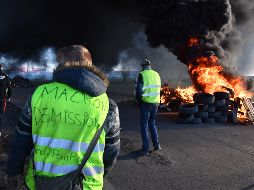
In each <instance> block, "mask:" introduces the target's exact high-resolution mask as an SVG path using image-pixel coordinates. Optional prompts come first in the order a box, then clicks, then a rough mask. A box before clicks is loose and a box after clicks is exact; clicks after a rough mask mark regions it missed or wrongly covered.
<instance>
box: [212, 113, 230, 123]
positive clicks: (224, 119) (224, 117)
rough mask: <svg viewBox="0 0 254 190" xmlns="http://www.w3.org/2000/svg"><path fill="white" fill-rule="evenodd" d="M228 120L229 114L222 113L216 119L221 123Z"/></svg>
mask: <svg viewBox="0 0 254 190" xmlns="http://www.w3.org/2000/svg"><path fill="white" fill-rule="evenodd" d="M227 120H228V119H227V116H224V115H221V116H219V117H216V118H215V121H216V122H219V123H225V122H227Z"/></svg>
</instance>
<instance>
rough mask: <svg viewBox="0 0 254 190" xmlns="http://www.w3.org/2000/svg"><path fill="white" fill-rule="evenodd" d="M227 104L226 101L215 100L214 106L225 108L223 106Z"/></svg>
mask: <svg viewBox="0 0 254 190" xmlns="http://www.w3.org/2000/svg"><path fill="white" fill-rule="evenodd" d="M225 104H226V99H220V100H215V101H214V105H215V106H216V107H218V106H223V105H225Z"/></svg>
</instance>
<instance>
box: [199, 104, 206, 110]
mask: <svg viewBox="0 0 254 190" xmlns="http://www.w3.org/2000/svg"><path fill="white" fill-rule="evenodd" d="M208 107H209V106H208V105H207V104H206V105H198V109H199V111H208Z"/></svg>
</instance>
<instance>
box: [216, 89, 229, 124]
mask: <svg viewBox="0 0 254 190" xmlns="http://www.w3.org/2000/svg"><path fill="white" fill-rule="evenodd" d="M214 97H215V101H214V106H215V111H216V113H217V114H216V115H214V117H215V121H216V122H219V123H225V122H227V117H228V109H229V103H230V94H229V93H227V92H214Z"/></svg>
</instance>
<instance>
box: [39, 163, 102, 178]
mask: <svg viewBox="0 0 254 190" xmlns="http://www.w3.org/2000/svg"><path fill="white" fill-rule="evenodd" d="M34 166H35V168H36V170H38V171H43V172H48V173H54V174H56V175H65V174H68V173H70V172H72V171H74V170H76V169H78V166H79V165H64V166H58V165H54V164H50V163H43V162H34ZM103 171H104V168H103V167H97V166H94V167H90V168H84V169H83V170H82V172H83V173H84V174H85V176H94V175H97V174H102V173H103Z"/></svg>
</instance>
